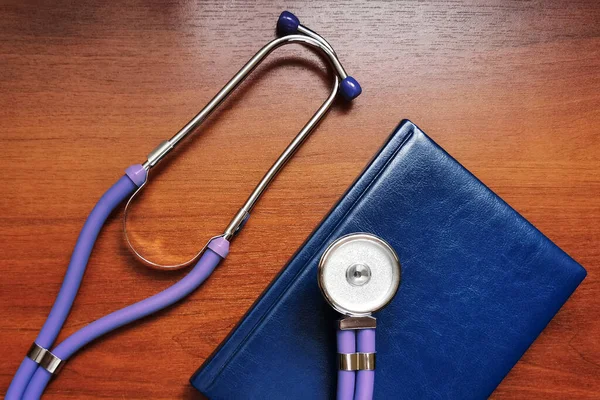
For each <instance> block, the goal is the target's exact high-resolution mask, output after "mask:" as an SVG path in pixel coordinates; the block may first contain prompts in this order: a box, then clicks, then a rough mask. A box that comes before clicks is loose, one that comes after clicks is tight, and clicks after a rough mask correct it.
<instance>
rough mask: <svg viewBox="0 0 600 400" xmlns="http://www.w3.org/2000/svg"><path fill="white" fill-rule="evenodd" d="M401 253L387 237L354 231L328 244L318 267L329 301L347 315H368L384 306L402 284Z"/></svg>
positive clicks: (324, 293)
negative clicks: (388, 242) (384, 238)
mask: <svg viewBox="0 0 600 400" xmlns="http://www.w3.org/2000/svg"><path fill="white" fill-rule="evenodd" d="M400 280H401V267H400V261H399V259H398V255H397V254H396V252H395V251H394V249H393V248H392V247H391V246H390V245H389V244H387V243H386V242H385V241H384V240H382V239H380V238H378V237H376V236H374V235H371V234H368V233H353V234H350V235H347V236H343V237H341V238H339V239H337V240H336V241H335V242H333V243H332V244H330V245H329V247H328V248H327V250H325V253H323V256H322V257H321V261H320V262H319V269H318V282H319V288H320V289H321V292H322V293H323V296H324V297H325V299H326V300H327V302H328V303H329V304H330V305H331V306H332V307H333V308H334V309H335V310H336V311H338V312H339V313H341V314H344V315H348V316H363V315H369V314H371V313H373V312H376V311H378V310H380V309H382V308H383V307H385V306H386V305H387V304H388V303H389V302H390V301H391V300H392V299H393V298H394V296H395V294H396V292H397V291H398V287H399V286H400Z"/></svg>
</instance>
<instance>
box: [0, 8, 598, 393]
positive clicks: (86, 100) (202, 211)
mask: <svg viewBox="0 0 600 400" xmlns="http://www.w3.org/2000/svg"><path fill="white" fill-rule="evenodd" d="M114 3H115V4H113V2H101V1H98V2H89V1H84V2H70V1H69V2H66V1H58V2H39V3H35V2H25V3H24V2H21V1H9V2H2V5H0V151H1V155H0V170H1V171H2V174H3V185H2V186H3V187H2V195H1V196H0V221H1V224H0V257H1V264H0V276H1V278H0V307H1V309H0V311H1V318H0V335H1V341H0V342H1V347H2V350H1V354H2V363H0V392H4V391H5V390H6V388H7V386H8V384H9V382H10V379H11V377H12V375H13V373H14V372H15V370H16V369H17V366H18V364H19V363H20V361H21V359H22V357H23V355H24V354H25V352H26V351H27V349H28V347H29V345H30V343H31V342H32V340H33V339H34V338H35V337H36V335H37V332H38V330H39V328H40V327H41V325H42V323H43V321H44V320H45V318H46V315H47V313H48V311H49V310H50V307H51V305H52V302H53V301H54V298H55V295H56V293H57V291H58V288H59V285H60V283H61V281H62V278H63V274H64V272H65V269H66V265H67V263H68V261H69V257H70V252H71V249H72V247H73V245H74V243H75V239H76V237H77V235H78V232H79V230H80V228H81V226H82V224H83V221H84V220H85V218H86V216H87V214H88V212H89V211H90V210H91V208H92V206H93V205H94V204H95V202H96V201H97V199H98V197H99V196H100V195H101V194H102V193H103V191H104V190H105V189H106V188H108V187H109V185H111V184H112V183H113V182H114V181H115V180H116V179H117V178H118V177H119V176H120V175H121V174H122V172H123V170H124V168H125V167H127V166H128V165H130V164H133V163H138V162H141V161H143V160H145V156H146V154H147V153H148V152H149V151H150V150H151V149H152V148H153V147H154V146H155V145H156V144H158V142H159V141H161V140H163V139H166V138H169V137H170V136H171V135H172V134H173V133H175V132H176V131H177V130H178V129H179V128H180V127H181V126H183V124H184V123H185V122H187V121H188V120H189V119H190V118H191V117H192V116H193V115H195V113H196V112H197V111H198V110H199V109H200V108H201V107H202V106H203V105H204V104H205V103H206V102H207V101H208V100H210V98H211V97H212V96H213V95H214V94H215V93H216V92H217V90H219V89H220V88H221V86H222V85H223V84H224V83H225V82H226V81H227V80H228V79H229V78H230V77H231V76H232V74H234V73H235V72H236V71H237V70H238V68H240V67H241V66H242V65H243V63H244V62H246V60H247V59H248V58H249V57H250V56H252V55H253V54H254V52H255V51H256V50H257V49H258V48H259V47H260V46H262V45H263V44H264V43H266V42H267V41H269V40H271V39H272V38H273V36H274V25H275V21H276V18H277V16H278V14H279V13H280V12H281V11H282V10H283V9H286V8H287V9H290V10H292V11H294V12H296V13H297V14H298V15H299V16H300V18H301V20H302V21H303V22H304V23H305V24H306V25H307V26H310V27H311V28H313V29H315V30H317V31H318V32H320V33H321V34H323V35H324V36H325V37H326V38H327V39H329V40H330V42H331V43H332V45H333V46H334V47H335V49H336V50H337V52H338V53H339V54H340V57H341V59H342V61H343V62H344V64H345V66H346V68H347V69H348V71H349V72H350V73H351V74H352V75H353V76H355V77H357V79H359V80H360V82H361V83H362V85H363V88H364V94H363V95H362V96H361V97H360V98H359V99H358V100H357V101H356V102H355V104H354V105H353V106H352V107H350V108H345V107H341V105H340V104H338V105H337V106H336V107H335V108H334V110H333V111H332V112H331V113H330V114H329V116H328V117H327V118H326V119H325V120H324V121H323V123H322V124H321V126H320V127H319V128H318V130H317V131H316V132H315V133H314V135H313V136H312V137H311V138H310V140H309V141H308V142H307V143H306V144H305V145H304V147H303V148H302V149H301V150H300V152H299V153H298V154H297V156H296V157H295V158H294V159H293V161H292V162H291V163H290V165H289V166H288V167H287V168H286V169H285V170H284V172H283V173H282V174H281V176H280V177H279V178H278V179H277V180H276V181H275V182H274V184H273V186H272V188H271V189H270V190H269V191H268V192H267V194H266V195H265V197H264V199H263V200H262V201H261V202H260V203H259V204H258V206H257V207H256V209H255V211H254V213H253V218H252V219H251V220H250V222H249V223H248V225H247V226H246V228H245V230H244V231H243V232H242V233H241V235H240V236H239V237H238V238H237V239H236V241H235V245H234V246H233V247H232V252H231V254H230V256H229V258H228V259H227V261H226V262H225V263H224V264H222V265H221V267H220V268H218V270H217V271H216V272H215V273H214V275H213V276H212V277H211V278H210V280H209V281H208V282H207V283H206V284H205V285H204V286H203V287H202V288H201V290H198V291H197V292H196V293H194V294H193V295H192V296H191V297H190V298H189V299H188V300H186V301H185V302H184V303H183V304H180V305H178V306H176V307H173V308H171V309H169V310H167V311H164V312H162V313H160V314H159V315H158V317H152V318H148V319H146V320H144V321H143V322H141V323H138V324H135V326H132V327H128V328H125V329H122V330H120V331H119V332H118V333H116V334H113V335H110V336H108V337H107V338H104V339H103V340H100V341H98V342H97V343H94V344H93V345H91V346H89V347H88V348H86V349H85V351H83V352H82V353H80V354H79V355H77V356H76V357H75V358H74V359H72V360H71V361H70V362H69V364H68V366H67V368H65V369H64V370H63V372H62V374H61V376H60V378H59V379H58V380H57V381H56V382H54V383H52V384H51V385H50V387H49V388H48V390H47V396H46V398H63V399H64V398H73V399H74V398H128V399H132V398H165V399H167V398H168V399H172V398H199V395H198V394H196V393H195V391H194V390H193V389H192V388H191V387H190V386H189V385H188V382H187V380H188V377H189V376H190V375H191V374H192V373H193V372H194V370H195V369H196V368H197V367H198V366H199V365H200V364H201V363H202V361H203V360H204V359H205V358H206V357H207V356H208V355H209V354H210V353H211V352H212V351H213V350H214V349H215V347H216V346H217V345H218V344H219V342H220V341H221V340H222V339H223V338H224V337H225V336H226V335H227V333H228V332H229V331H230V330H231V329H232V328H233V327H234V325H235V324H236V322H237V321H238V320H239V319H240V317H241V316H242V315H243V314H244V312H245V311H246V310H247V309H248V308H249V307H250V305H251V304H252V303H253V301H254V300H255V299H256V298H257V296H258V295H259V294H260V293H261V292H262V290H263V289H264V288H265V287H266V286H267V285H268V284H269V282H270V281H271V279H272V278H273V277H274V276H275V274H276V273H277V272H278V271H279V270H280V268H281V267H282V266H283V265H284V263H285V262H286V260H287V259H288V258H289V257H290V256H291V255H292V254H293V252H294V251H295V250H296V249H297V248H298V247H299V246H300V245H301V244H302V242H303V240H304V239H305V238H306V237H307V235H308V234H309V233H310V232H311V230H312V229H313V228H314V227H315V226H316V225H317V224H318V223H319V221H320V220H321V218H322V217H323V216H324V215H325V214H326V212H327V211H328V209H329V208H330V207H331V206H332V205H333V204H334V203H335V202H336V200H337V199H338V198H339V196H340V195H341V194H342V193H343V192H344V190H345V189H346V188H347V186H348V185H349V184H350V183H351V182H352V181H353V179H354V178H355V177H356V176H357V174H359V172H360V171H361V169H362V168H363V167H364V166H365V164H366V163H367V161H368V160H369V159H370V158H371V156H372V155H373V154H374V152H375V151H376V150H377V148H378V147H379V146H380V145H381V144H382V143H383V141H384V140H385V138H386V136H387V135H388V134H389V132H390V131H391V130H392V129H393V128H394V126H395V125H396V124H397V123H398V122H399V121H400V120H401V119H402V118H409V119H411V120H412V121H414V122H415V123H416V124H418V125H419V126H420V127H421V128H422V129H423V130H424V131H425V132H427V133H428V134H429V135H430V136H431V137H432V138H434V140H436V141H437V142H438V143H439V144H440V145H442V146H443V147H444V148H445V149H446V150H447V151H448V152H449V153H451V154H452V155H453V156H455V157H456V158H457V159H458V160H459V161H460V162H461V163H463V164H464V165H465V166H466V167H467V168H468V169H470V170H471V171H472V172H473V173H475V175H477V176H478V177H479V178H480V179H481V180H482V181H483V182H485V183H486V184H487V185H489V186H490V187H491V188H492V189H493V190H494V191H496V192H497V193H498V194H499V195H500V196H501V197H503V198H504V199H505V200H506V201H507V202H508V203H510V204H511V205H512V206H513V207H515V208H516V209H517V210H518V211H519V212H521V213H522V214H523V215H524V216H525V217H526V218H527V219H529V220H530V221H531V222H532V223H533V224H535V225H536V226H537V227H538V228H540V229H541V230H542V231H543V232H544V233H545V234H546V235H547V236H548V237H550V239H552V240H553V241H555V242H556V243H557V244H558V245H559V246H560V247H562V248H563V249H564V250H566V251H567V252H568V253H569V254H570V255H571V256H573V257H574V258H575V259H576V260H578V261H579V262H580V263H581V264H583V265H584V266H585V267H586V268H587V270H588V272H589V275H588V277H587V279H586V280H585V281H584V283H583V284H582V285H581V287H580V288H579V289H578V290H577V291H576V292H575V294H574V295H573V296H572V298H571V299H570V300H569V302H568V303H567V304H566V305H565V306H564V307H563V309H562V310H561V311H560V312H559V314H558V315H557V316H556V317H555V318H554V320H553V321H552V322H551V323H550V325H549V326H548V328H547V329H546V330H545V331H544V332H543V333H542V335H541V336H540V337H539V338H538V340H537V341H536V342H535V344H534V345H533V346H532V347H531V348H530V350H529V351H528V352H527V353H526V354H525V356H524V357H523V358H522V360H521V361H520V362H519V363H518V364H517V366H516V367H515V368H514V369H513V370H512V372H511V373H510V374H509V375H508V377H507V378H506V379H505V380H504V381H503V383H502V384H501V385H500V386H499V387H498V389H497V391H496V392H495V393H494V395H493V398H496V399H515V398H518V399H522V398H527V399H567V398H569V399H574V398H577V399H592V398H598V396H599V391H600V382H599V381H600V379H599V377H600V278H599V273H600V247H599V245H598V243H599V239H600V200H599V195H600V144H599V141H600V128H599V127H600V3H598V2H597V1H595V0H590V1H572V0H564V1H516V2H509V1H452V2H443V1H440V2H437V1H419V2H414V1H401V2H334V1H315V2H310V3H300V2H279V4H273V3H274V2H271V1H261V2H259V3H254V2H223V3H221V2H218V1H211V2H192V1H181V2H178V1H165V2H159V1H152V2H149V1H141V0H140V1H126V2H119V4H116V2H114ZM276 3H277V2H276ZM329 82H330V80H329V78H328V76H327V73H326V69H325V68H324V66H323V63H322V61H321V60H320V59H319V58H318V57H316V56H314V55H313V54H312V53H310V52H309V51H307V50H305V49H301V48H294V46H290V47H288V48H285V49H281V50H279V51H277V52H276V53H275V54H274V55H273V56H272V57H271V58H269V59H268V61H267V62H266V63H265V64H264V65H262V66H261V67H260V68H259V69H258V70H257V71H256V72H255V73H254V74H253V75H252V77H251V78H250V79H249V81H248V82H246V83H245V84H244V85H243V86H242V87H241V88H240V89H239V90H238V92H237V93H236V94H235V95H234V96H233V97H232V98H231V99H230V100H229V101H228V102H227V103H226V104H225V105H224V107H223V108H222V109H221V110H220V111H219V112H217V113H216V114H215V115H214V116H213V117H212V118H211V120H210V121H209V122H208V123H207V124H206V125H205V127H203V128H202V129H201V132H197V133H196V134H195V135H194V137H193V139H191V140H189V141H188V142H187V143H186V144H185V145H184V146H182V149H181V151H179V152H178V156H177V157H173V158H170V159H169V160H168V161H166V162H165V163H164V166H168V168H160V169H159V171H158V172H157V173H156V174H154V176H153V182H152V184H151V185H150V186H149V187H148V191H147V193H146V194H145V195H144V199H143V202H140V203H139V205H138V206H136V207H135V208H134V210H133V215H132V224H131V229H132V230H133V231H134V236H135V241H136V243H137V244H138V245H140V246H141V247H142V248H143V249H144V250H145V251H146V252H147V253H149V254H151V255H153V256H155V257H162V258H161V259H162V260H163V261H169V260H171V261H172V260H182V259H184V258H185V257H187V256H190V255H192V254H193V253H194V252H195V251H196V250H197V249H198V248H199V247H201V246H202V245H203V244H204V243H205V242H206V240H207V239H208V238H209V237H210V236H212V235H214V234H217V233H220V232H222V230H223V229H224V226H225V225H226V224H227V222H228V221H229V218H230V216H231V215H232V214H233V213H234V212H235V211H236V210H237V208H238V207H239V206H240V204H241V203H242V201H243V200H244V199H245V197H246V196H247V194H248V193H249V191H250V190H251V189H252V188H253V186H254V184H255V182H256V181H257V180H258V179H259V178H260V177H261V176H262V174H263V172H264V171H265V169H266V168H267V167H268V166H269V165H270V164H271V162H272V161H273V160H274V158H275V157H276V156H277V155H278V154H279V152H280V151H281V150H282V149H283V148H284V147H285V146H286V144H287V143H288V142H289V140H290V139H291V138H292V137H293V136H294V135H295V134H296V132H297V130H299V129H300V128H301V126H302V125H303V124H304V122H305V121H306V120H307V118H308V116H309V115H310V114H311V113H312V112H313V111H314V110H315V109H316V107H317V106H318V105H319V104H320V103H321V102H322V100H323V99H324V98H325V96H326V94H327V93H328V90H329V84H330V83H329ZM120 217H121V212H119V213H116V215H114V216H113V217H112V218H111V219H110V222H109V223H108V225H107V227H106V229H105V230H104V231H103V233H102V234H101V235H100V238H99V240H98V243H97V246H96V249H95V251H94V254H93V256H92V258H91V261H90V264H89V267H88V270H87V273H86V276H85V279H84V283H83V285H82V287H81V290H80V294H79V297H78V298H77V301H76V303H75V306H74V308H73V311H72V313H71V315H70V317H69V319H68V321H67V323H66V325H65V328H64V329H63V334H62V335H61V336H60V337H59V340H62V339H64V338H65V337H66V336H67V335H68V334H70V333H73V332H74V331H75V330H77V329H79V328H81V327H82V326H84V325H85V324H87V323H88V322H90V321H91V320H93V319H96V318H98V317H100V316H102V315H104V314H106V313H107V312H110V311H113V310H115V309H118V308H121V307H123V306H125V305H127V304H129V303H131V302H133V301H136V300H139V299H142V298H145V297H147V296H149V295H151V294H154V293H156V292H157V291H159V290H161V289H163V288H165V287H166V286H168V285H169V284H171V283H173V282H175V281H176V280H178V279H179V278H181V277H182V275H183V274H184V273H185V272H176V273H162V272H156V271H150V270H148V269H146V268H145V267H143V266H142V265H140V264H139V263H137V262H135V261H134V260H133V258H132V257H131V256H130V255H129V253H128V251H127V249H126V248H125V246H124V244H123V240H122V235H121V233H120V232H121V222H120ZM274 238H276V240H273V239H274ZM161 255H162V256H161Z"/></svg>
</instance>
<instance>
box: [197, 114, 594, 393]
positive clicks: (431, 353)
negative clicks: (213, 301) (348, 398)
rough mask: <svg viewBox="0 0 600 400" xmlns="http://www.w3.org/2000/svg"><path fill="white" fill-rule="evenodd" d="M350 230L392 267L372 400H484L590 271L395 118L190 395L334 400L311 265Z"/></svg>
mask: <svg viewBox="0 0 600 400" xmlns="http://www.w3.org/2000/svg"><path fill="white" fill-rule="evenodd" d="M353 232H370V233H373V234H375V235H377V236H379V237H381V238H383V239H384V240H385V241H387V242H388V243H389V244H391V245H392V247H394V249H395V250H396V252H397V253H398V255H399V257H400V262H401V263H402V283H401V285H400V290H399V292H398V294H397V295H396V297H395V298H394V300H393V301H392V303H391V304H390V305H388V306H387V308H385V309H384V310H382V311H381V312H379V313H377V315H376V316H377V319H378V321H377V326H378V328H377V351H378V355H377V371H376V378H375V399H442V398H443V399H460V400H465V399H484V398H487V397H488V396H489V395H490V394H491V393H492V391H493V390H494V388H496V386H497V385H498V384H499V383H500V381H501V380H502V379H503V378H504V376H505V375H506V374H507V373H508V371H509V370H510V369H511V368H512V367H513V365H514V364H515V363H516V362H517V361H518V360H519V358H520V357H521V356H522V355H523V353H524V352H525V351H526V350H527V348H528V347H529V346H530V345H531V343H532V342H533V341H534V340H535V338H536V337H537V336H538V335H539V334H540V332H541V331H542V329H544V327H545V326H546V324H547V323H548V322H549V321H550V319H551V318H552V317H553V316H554V314H555V313H556V312H557V311H558V310H559V308H560V307H561V306H562V305H563V303H564V302H565V301H566V300H567V299H568V297H569V296H570V295H571V293H572V292H573V291H574V290H575V288H576V287H577V285H579V283H580V282H581V281H582V280H583V278H584V277H585V275H586V272H585V270H584V269H583V268H582V267H581V266H580V265H579V264H577V262H575V261H574V260H573V259H571V258H570V257H569V256H568V255H567V254H565V253H564V252H563V251H562V250H561V249H559V248H558V247H557V246H556V245H554V244H553V243H552V242H551V241H550V240H549V239H548V238H546V237H545V236H544V235H543V234H542V233H540V232H539V231H538V230H537V229H536V228H535V227H534V226H532V225H531V224H530V223H529V222H527V221H526V220H525V219H524V218H523V217H522V216H521V215H519V214H518V213H517V212H516V211H515V210H513V209H512V208H511V207H510V206H509V205H507V204H506V203H505V202H504V201H502V200H501V199H500V198H499V197H498V196H497V195H495V194H494V193H493V192H492V191H491V190H490V189H488V188H487V187H486V186H485V185H483V184H482V183H481V182H480V181H479V180H478V179H477V178H475V177H474V176H473V175H472V174H471V173H470V172H468V171H467V170H466V169H465V168H463V167H462V166H461V165H460V164H459V163H458V162H457V161H456V160H454V159H453V158H452V157H451V156H450V155H448V154H447V153H446V152H445V151H444V150H443V149H441V148H440V147H439V146H438V145H437V144H435V143H434V142H433V141H432V140H431V139H430V138H429V137H428V136H426V135H425V134H424V133H423V132H421V131H420V130H419V129H418V128H417V127H416V126H415V125H413V124H412V123H411V122H409V121H403V122H402V123H400V125H399V126H398V127H397V129H396V131H395V132H394V133H393V134H392V135H391V136H390V138H389V139H388V141H387V142H386V143H385V145H384V146H383V147H382V149H381V150H380V151H379V153H378V154H377V155H376V157H375V158H374V159H373V160H372V161H371V162H370V164H369V165H368V167H367V168H366V169H365V171H364V172H363V173H362V174H361V176H360V177H359V178H358V179H357V180H356V182H355V183H354V184H353V185H352V186H351V187H350V189H349V190H348V191H347V193H346V194H345V195H344V196H343V197H342V199H341V200H340V201H339V203H338V204H337V205H336V206H335V207H334V208H333V209H332V210H331V212H330V213H329V215H328V216H327V217H326V218H325V219H324V220H323V222H322V223H321V224H320V225H319V227H318V228H317V229H316V230H315V231H314V232H313V233H312V234H311V236H310V237H309V238H308V240H307V241H306V242H305V244H304V245H303V246H302V247H301V248H300V249H299V250H298V252H297V253H296V254H295V255H294V256H293V257H292V259H291V260H290V262H289V263H288V264H287V265H286V266H285V268H284V269H283V270H282V272H281V273H280V274H279V276H278V277H277V278H276V279H275V280H274V281H273V283H272V284H271V285H270V287H269V288H268V289H267V290H266V291H265V292H264V293H263V294H262V296H261V297H260V298H259V299H258V301H257V302H256V303H255V304H254V305H253V307H252V308H251V309H250V311H249V312H248V313H247V314H246V315H245V316H244V318H243V319H242V320H241V322H240V323H239V324H238V326H237V327H236V328H235V329H234V330H233V331H232V332H231V333H230V335H229V337H228V338H227V339H226V340H225V341H224V342H223V343H222V344H221V345H220V347H219V348H218V349H217V350H216V351H215V352H214V353H213V354H212V356H211V357H210V358H209V359H207V360H206V362H205V363H204V365H202V367H200V369H199V370H198V371H197V372H196V373H195V374H194V375H193V376H192V378H191V383H192V385H194V387H196V388H197V389H198V390H200V391H201V392H203V393H204V394H205V395H206V396H208V397H209V398H211V399H216V400H217V399H227V400H231V399H331V398H334V397H335V386H336V368H337V363H336V361H337V358H336V344H335V321H336V319H337V318H338V315H337V314H336V313H335V312H334V311H332V309H331V308H330V307H329V306H328V305H327V304H326V303H325V301H324V300H323V298H322V296H321V293H320V292H319V288H318V286H317V264H318V262H319V258H320V257H321V255H322V254H323V251H324V250H325V248H326V247H327V246H328V245H329V244H330V243H331V242H332V241H334V240H335V239H337V238H339V237H340V236H343V235H346V234H349V233H353Z"/></svg>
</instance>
